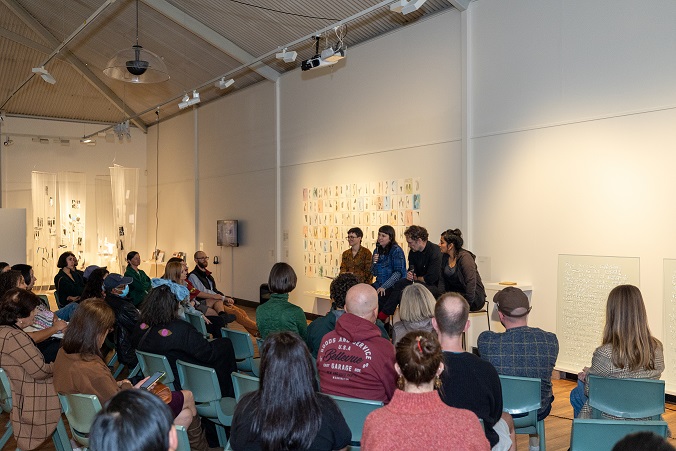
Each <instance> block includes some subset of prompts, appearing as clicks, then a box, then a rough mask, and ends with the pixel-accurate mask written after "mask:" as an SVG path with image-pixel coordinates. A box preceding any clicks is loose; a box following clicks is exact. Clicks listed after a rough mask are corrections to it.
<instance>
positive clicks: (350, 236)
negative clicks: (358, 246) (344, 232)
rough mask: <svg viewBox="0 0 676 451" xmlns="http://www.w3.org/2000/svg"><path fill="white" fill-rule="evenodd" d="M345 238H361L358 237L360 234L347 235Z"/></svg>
mask: <svg viewBox="0 0 676 451" xmlns="http://www.w3.org/2000/svg"><path fill="white" fill-rule="evenodd" d="M345 238H347V239H348V240H356V239H357V238H359V237H358V236H355V235H348V236H346V237H345Z"/></svg>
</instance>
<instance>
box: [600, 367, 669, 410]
mask: <svg viewBox="0 0 676 451" xmlns="http://www.w3.org/2000/svg"><path fill="white" fill-rule="evenodd" d="M588 379H589V406H590V407H591V408H592V418H594V419H601V418H602V417H603V413H606V414H608V415H612V416H614V417H621V418H640V419H645V420H654V421H656V420H661V419H662V414H663V413H664V381H658V380H653V379H617V378H611V377H598V376H593V375H589V376H588Z"/></svg>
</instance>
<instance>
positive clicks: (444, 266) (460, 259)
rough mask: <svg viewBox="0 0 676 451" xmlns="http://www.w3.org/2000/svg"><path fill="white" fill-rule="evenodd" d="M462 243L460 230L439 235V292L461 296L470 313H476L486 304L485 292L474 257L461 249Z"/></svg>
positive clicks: (447, 231)
mask: <svg viewBox="0 0 676 451" xmlns="http://www.w3.org/2000/svg"><path fill="white" fill-rule="evenodd" d="M463 243H464V240H463V239H462V232H461V231H460V229H455V230H451V229H448V230H446V231H445V232H444V233H442V234H441V239H440V240H439V247H440V248H441V252H442V254H443V256H442V259H441V277H440V279H439V291H440V292H441V293H448V292H455V293H460V294H462V295H463V297H464V298H465V299H466V300H467V302H468V303H469V309H470V311H472V312H476V311H477V310H481V309H482V308H483V307H484V304H485V303H486V290H485V288H484V284H483V282H481V276H480V275H479V269H478V268H477V266H476V262H475V260H476V255H474V254H473V253H471V252H470V251H468V250H467V249H463V247H462V245H463Z"/></svg>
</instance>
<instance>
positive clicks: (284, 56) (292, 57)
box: [275, 47, 298, 63]
mask: <svg viewBox="0 0 676 451" xmlns="http://www.w3.org/2000/svg"><path fill="white" fill-rule="evenodd" d="M297 56H298V53H297V52H293V51H291V52H287V51H286V47H284V50H283V51H281V52H280V53H277V54H276V55H275V58H277V59H278V60H284V62H285V63H292V62H294V61H296V57H297Z"/></svg>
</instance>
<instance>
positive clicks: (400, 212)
mask: <svg viewBox="0 0 676 451" xmlns="http://www.w3.org/2000/svg"><path fill="white" fill-rule="evenodd" d="M420 207H421V203H420V179H419V178H405V179H390V180H382V181H374V182H362V183H349V184H342V185H331V186H322V187H310V188H303V264H304V267H305V275H306V276H307V277H335V276H337V275H338V273H339V271H340V258H341V254H342V252H343V251H344V250H346V249H347V248H348V246H347V241H346V237H347V231H348V230H349V229H350V228H352V227H359V228H361V229H362V231H363V232H364V238H363V240H362V246H364V247H366V248H368V249H370V250H373V248H374V247H375V244H376V239H377V237H378V228H380V226H383V225H386V224H389V225H391V226H392V227H394V230H395V232H396V240H397V243H399V245H400V246H401V247H402V248H403V249H404V253H407V252H408V249H407V246H406V240H405V239H404V230H406V228H407V227H409V226H411V225H413V224H419V223H420Z"/></svg>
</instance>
